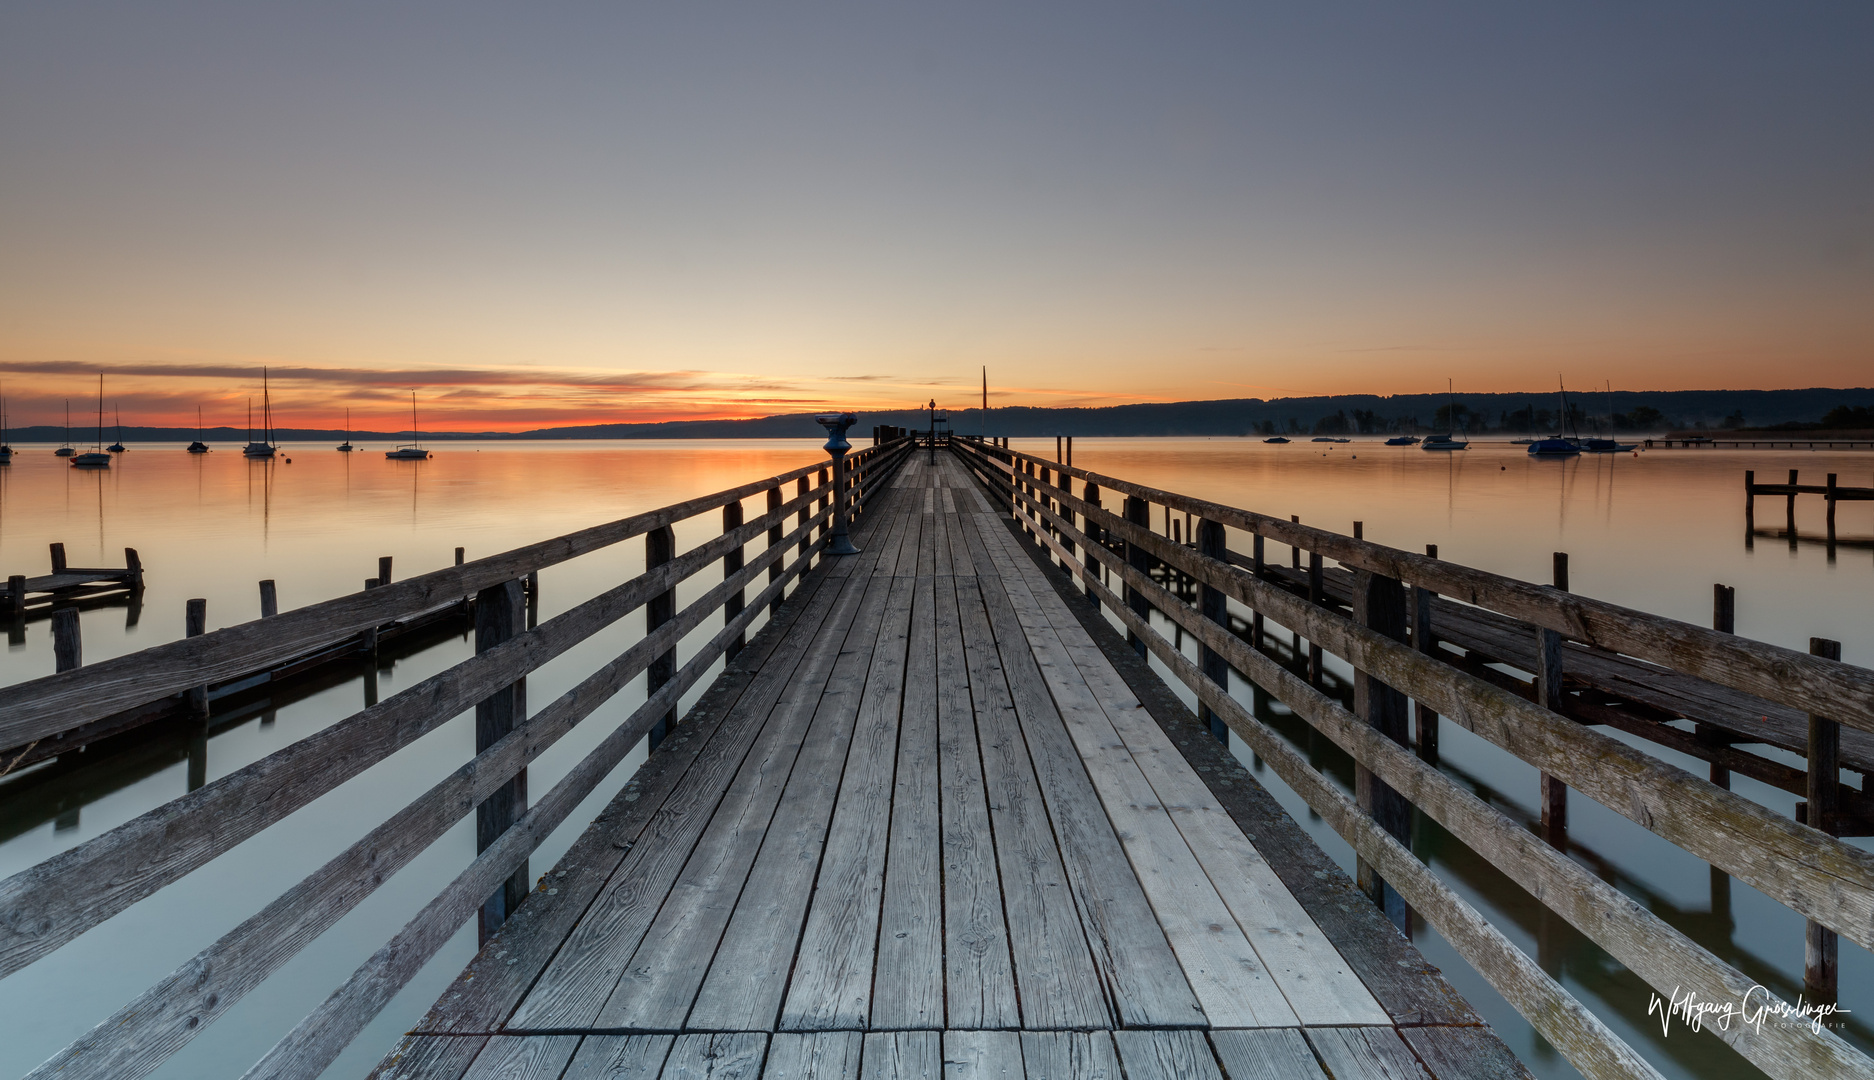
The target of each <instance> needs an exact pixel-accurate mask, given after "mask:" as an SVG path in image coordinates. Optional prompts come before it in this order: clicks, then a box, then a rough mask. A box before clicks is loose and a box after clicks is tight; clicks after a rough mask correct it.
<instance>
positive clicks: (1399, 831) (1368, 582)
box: [1315, 554, 1412, 933]
mask: <svg viewBox="0 0 1874 1080" xmlns="http://www.w3.org/2000/svg"><path fill="white" fill-rule="evenodd" d="M1315 558H1317V559H1318V558H1319V556H1318V554H1317V555H1315ZM1353 608H1354V610H1353V618H1354V621H1355V622H1357V623H1359V624H1360V625H1362V626H1364V627H1366V628H1367V629H1369V630H1372V631H1374V632H1375V633H1378V634H1382V635H1384V636H1386V637H1389V638H1392V639H1393V640H1394V641H1404V640H1406V597H1405V588H1404V586H1402V585H1400V583H1399V582H1398V580H1397V579H1395V578H1389V577H1384V576H1381V575H1379V574H1375V573H1373V572H1372V571H1370V570H1358V571H1355V572H1354V586H1353ZM1353 707H1354V714H1355V715H1357V716H1359V717H1360V718H1361V719H1362V720H1364V721H1366V723H1367V725H1368V726H1369V727H1371V728H1373V729H1374V730H1375V731H1377V732H1379V733H1380V734H1381V735H1384V736H1385V737H1386V738H1388V739H1391V740H1392V741H1393V742H1396V743H1398V744H1399V745H1401V746H1404V745H1406V743H1407V731H1406V698H1405V695H1404V694H1402V693H1400V692H1399V691H1398V690H1395V689H1393V688H1392V687H1390V686H1388V685H1386V684H1385V683H1383V682H1381V681H1380V680H1378V679H1376V678H1374V677H1373V676H1372V675H1369V674H1367V673H1366V672H1365V671H1363V670H1361V669H1359V668H1355V669H1354V673H1353ZM1354 799H1355V801H1356V802H1358V803H1359V805H1360V808H1361V809H1362V810H1365V811H1366V812H1367V813H1368V814H1370V815H1372V817H1373V820H1374V821H1375V822H1376V823H1378V825H1379V827H1380V828H1382V829H1385V830H1386V831H1387V832H1388V833H1390V834H1391V835H1392V837H1393V838H1394V839H1395V840H1398V841H1399V842H1400V843H1402V844H1405V845H1406V846H1407V847H1408V848H1410V847H1411V844H1412V807H1411V805H1410V804H1408V803H1407V802H1406V800H1405V796H1403V795H1401V794H1399V793H1398V792H1397V791H1395V790H1393V788H1392V787H1391V786H1390V785H1388V784H1387V783H1386V782H1385V781H1384V780H1381V779H1380V778H1379V777H1377V776H1374V775H1373V773H1372V771H1371V770H1369V769H1368V768H1367V767H1366V766H1364V765H1361V764H1359V763H1358V762H1356V763H1355V764H1354ZM1356 869H1357V871H1358V877H1359V885H1360V889H1361V891H1362V892H1364V893H1366V894H1367V896H1368V897H1369V898H1371V899H1372V901H1373V903H1374V904H1376V905H1378V907H1379V909H1380V910H1381V911H1384V912H1385V913H1386V917H1387V918H1388V919H1390V920H1391V921H1392V923H1393V925H1394V926H1397V927H1398V928H1399V929H1400V930H1401V931H1404V932H1408V933H1409V932H1410V928H1411V916H1410V914H1409V913H1408V912H1407V910H1406V904H1405V900H1404V899H1402V898H1401V897H1400V896H1399V894H1398V893H1397V892H1396V891H1394V890H1393V889H1392V888H1391V887H1389V886H1388V885H1387V884H1386V882H1385V879H1383V878H1381V877H1380V875H1379V871H1378V870H1376V869H1375V868H1374V867H1372V866H1371V865H1369V864H1368V863H1367V862H1366V861H1365V860H1364V859H1362V860H1360V862H1359V864H1358V866H1357V868H1356Z"/></svg>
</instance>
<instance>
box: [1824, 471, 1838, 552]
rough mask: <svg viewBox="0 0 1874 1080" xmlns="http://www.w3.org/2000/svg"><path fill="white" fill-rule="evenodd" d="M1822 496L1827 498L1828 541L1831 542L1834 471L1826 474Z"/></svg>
mask: <svg viewBox="0 0 1874 1080" xmlns="http://www.w3.org/2000/svg"><path fill="white" fill-rule="evenodd" d="M1822 497H1823V498H1824V499H1826V500H1828V542H1829V543H1831V544H1833V543H1834V542H1835V474H1834V473H1829V474H1828V484H1827V485H1826V489H1825V490H1824V491H1823V492H1822Z"/></svg>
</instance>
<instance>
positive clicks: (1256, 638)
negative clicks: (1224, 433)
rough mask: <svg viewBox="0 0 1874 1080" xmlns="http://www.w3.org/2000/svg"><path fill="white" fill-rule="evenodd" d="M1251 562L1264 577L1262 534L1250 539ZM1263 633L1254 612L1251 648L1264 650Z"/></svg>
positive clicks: (1251, 627)
mask: <svg viewBox="0 0 1874 1080" xmlns="http://www.w3.org/2000/svg"><path fill="white" fill-rule="evenodd" d="M1090 524H1091V523H1089V525H1090ZM1249 560H1250V572H1251V573H1253V574H1255V575H1256V576H1257V577H1258V578H1260V577H1262V575H1263V571H1264V569H1265V568H1266V567H1267V560H1266V559H1265V557H1264V554H1263V537H1262V534H1261V533H1257V534H1256V535H1255V536H1253V537H1251V538H1250V541H1249ZM1262 633H1263V625H1262V612H1260V611H1253V612H1251V613H1250V616H1249V643H1250V645H1251V646H1253V647H1254V648H1258V649H1260V648H1262Z"/></svg>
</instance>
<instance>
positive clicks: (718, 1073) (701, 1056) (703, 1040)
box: [661, 1031, 768, 1080]
mask: <svg viewBox="0 0 1874 1080" xmlns="http://www.w3.org/2000/svg"><path fill="white" fill-rule="evenodd" d="M767 1048H768V1036H766V1035H764V1034H762V1033H761V1032H758V1031H737V1032H728V1033H715V1034H709V1035H679V1036H677V1041H676V1042H675V1043H673V1044H672V1045H671V1047H670V1056H669V1057H667V1058H665V1059H664V1071H663V1073H662V1074H661V1075H662V1080H757V1078H758V1077H760V1076H761V1061H762V1057H763V1055H764V1053H765V1051H766V1050H767Z"/></svg>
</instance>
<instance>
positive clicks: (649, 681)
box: [644, 470, 827, 750]
mask: <svg viewBox="0 0 1874 1080" xmlns="http://www.w3.org/2000/svg"><path fill="white" fill-rule="evenodd" d="M820 476H821V478H822V480H824V479H825V477H826V473H825V471H824V470H822V472H821V473H820ZM821 489H822V491H825V490H826V487H825V484H824V483H823V484H822V485H821ZM820 507H821V509H825V508H826V498H825V497H824V496H822V498H821V499H820ZM826 530H827V526H825V525H822V526H821V527H820V535H821V537H823V538H824V537H825V536H826ZM676 554H677V536H676V533H674V532H672V531H671V529H670V526H668V525H666V526H664V527H663V528H661V529H652V530H651V531H650V532H648V533H645V534H644V568H645V569H646V570H654V569H656V568H657V567H659V566H662V565H664V564H665V563H667V562H669V561H670V560H671V559H673V558H675V557H676ZM676 613H677V589H676V586H675V585H672V586H671V587H670V588H668V589H666V590H664V591H663V592H661V593H659V594H657V595H656V596H653V597H651V599H650V602H649V603H647V604H645V605H644V632H645V633H647V634H648V633H651V632H652V631H654V630H656V629H657V628H658V627H660V626H662V625H664V624H665V623H667V622H669V621H670V619H671V617H672V616H673V615H675V614H676ZM676 673H677V650H676V647H675V646H674V645H673V646H672V647H671V648H670V649H668V650H666V651H665V652H664V653H662V654H661V655H659V656H658V658H657V659H655V660H653V661H651V666H650V668H649V669H647V670H646V672H645V684H644V685H645V693H647V694H655V693H657V688H658V687H660V686H662V685H664V684H665V683H667V682H669V681H670V679H671V677H672V676H673V675H675V674H676ZM676 725H677V710H675V709H672V710H670V712H669V713H667V714H665V716H664V717H663V719H661V720H659V721H657V723H655V724H653V725H651V734H650V736H649V747H650V749H652V750H655V749H657V744H659V743H661V742H663V741H664V736H665V735H668V734H669V733H670V729H671V728H673V727H675V726H676Z"/></svg>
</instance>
